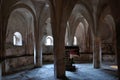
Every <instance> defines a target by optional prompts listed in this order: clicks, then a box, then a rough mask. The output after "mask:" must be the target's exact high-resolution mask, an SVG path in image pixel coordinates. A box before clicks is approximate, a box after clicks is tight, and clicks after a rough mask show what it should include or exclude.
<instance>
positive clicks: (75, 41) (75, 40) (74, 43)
mask: <svg viewBox="0 0 120 80" xmlns="http://www.w3.org/2000/svg"><path fill="white" fill-rule="evenodd" d="M73 45H77V38H76V36H74V42H73Z"/></svg>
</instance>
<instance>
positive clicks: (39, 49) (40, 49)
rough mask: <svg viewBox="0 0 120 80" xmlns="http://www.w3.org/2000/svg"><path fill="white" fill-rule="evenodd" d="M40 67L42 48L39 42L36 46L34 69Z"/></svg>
mask: <svg viewBox="0 0 120 80" xmlns="http://www.w3.org/2000/svg"><path fill="white" fill-rule="evenodd" d="M41 66H42V46H41V44H40V41H38V42H37V44H36V67H41Z"/></svg>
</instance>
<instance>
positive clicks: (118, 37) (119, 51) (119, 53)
mask: <svg viewBox="0 0 120 80" xmlns="http://www.w3.org/2000/svg"><path fill="white" fill-rule="evenodd" d="M116 42H117V65H118V76H119V80H120V60H119V59H120V20H119V21H118V22H116Z"/></svg>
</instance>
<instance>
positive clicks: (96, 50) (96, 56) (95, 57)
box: [93, 37, 101, 68]
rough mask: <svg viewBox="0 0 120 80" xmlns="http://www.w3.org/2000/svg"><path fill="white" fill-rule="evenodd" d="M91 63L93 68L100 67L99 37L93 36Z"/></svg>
mask: <svg viewBox="0 0 120 80" xmlns="http://www.w3.org/2000/svg"><path fill="white" fill-rule="evenodd" d="M93 65H94V68H100V67H101V41H100V38H99V37H95V39H94V46H93Z"/></svg>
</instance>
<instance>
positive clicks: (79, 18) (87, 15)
mask: <svg viewBox="0 0 120 80" xmlns="http://www.w3.org/2000/svg"><path fill="white" fill-rule="evenodd" d="M75 7H76V9H75V8H74V9H73V13H72V14H71V17H70V19H72V21H70V20H69V23H70V30H71V31H70V33H71V35H72V36H74V34H75V31H76V28H77V26H78V24H79V23H80V22H83V23H85V21H84V19H86V21H87V23H88V27H89V29H90V34H91V35H90V37H92V34H93V33H94V32H93V31H94V27H93V17H92V16H91V15H92V13H91V12H90V10H89V9H86V8H87V7H86V6H84V4H76V6H75ZM84 25H85V24H84Z"/></svg>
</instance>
